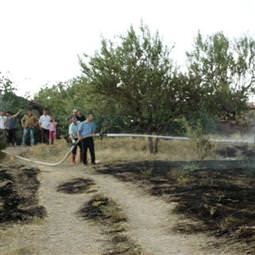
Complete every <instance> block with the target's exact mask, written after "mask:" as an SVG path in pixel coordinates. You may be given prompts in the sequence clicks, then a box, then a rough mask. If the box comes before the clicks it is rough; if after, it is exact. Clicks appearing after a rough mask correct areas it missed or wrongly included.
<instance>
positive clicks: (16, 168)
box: [0, 164, 46, 223]
mask: <svg viewBox="0 0 255 255" xmlns="http://www.w3.org/2000/svg"><path fill="white" fill-rule="evenodd" d="M39 172H40V171H39V169H37V168H33V167H26V166H24V165H17V164H5V165H0V223H3V222H17V221H28V220H31V219H33V218H34V217H38V218H43V217H45V216H46V210H45V208H44V207H42V206H39V205H38V197H37V193H38V189H39V185H40V183H39V181H38V179H37V175H38V173H39Z"/></svg>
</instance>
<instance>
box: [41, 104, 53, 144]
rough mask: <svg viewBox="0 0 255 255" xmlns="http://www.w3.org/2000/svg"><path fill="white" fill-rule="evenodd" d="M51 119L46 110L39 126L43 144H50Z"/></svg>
mask: <svg viewBox="0 0 255 255" xmlns="http://www.w3.org/2000/svg"><path fill="white" fill-rule="evenodd" d="M50 120H51V117H50V116H49V115H48V111H47V110H46V109H44V110H43V115H42V116H41V117H40V119H39V125H40V129H41V138H42V142H43V143H46V144H49V126H50Z"/></svg>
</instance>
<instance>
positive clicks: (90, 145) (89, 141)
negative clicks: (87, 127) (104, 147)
mask: <svg viewBox="0 0 255 255" xmlns="http://www.w3.org/2000/svg"><path fill="white" fill-rule="evenodd" d="M81 144H82V161H83V164H85V165H86V164H87V163H88V160H87V151H88V149H89V152H90V158H91V163H92V164H95V162H96V156H95V146H94V140H93V138H92V137H88V138H85V139H84V140H82V142H81Z"/></svg>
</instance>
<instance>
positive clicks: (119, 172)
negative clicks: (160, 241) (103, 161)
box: [99, 161, 255, 254]
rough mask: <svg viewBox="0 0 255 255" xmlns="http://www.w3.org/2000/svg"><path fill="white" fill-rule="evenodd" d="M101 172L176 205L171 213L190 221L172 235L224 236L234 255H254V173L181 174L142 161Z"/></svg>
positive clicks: (189, 171)
mask: <svg viewBox="0 0 255 255" xmlns="http://www.w3.org/2000/svg"><path fill="white" fill-rule="evenodd" d="M99 172H100V173H104V174H108V175H109V174H110V175H113V176H115V177H117V178H118V179H120V180H122V181H130V182H133V183H136V184H137V185H139V186H141V187H143V188H144V189H145V190H147V191H148V192H149V193H150V194H152V195H154V196H157V197H163V198H164V199H165V201H167V202H168V203H170V204H172V203H173V202H175V203H176V207H175V209H174V212H175V213H177V214H180V215H182V216H185V219H187V218H188V219H192V220H194V221H193V222H188V223H187V220H184V221H183V222H178V223H177V224H176V225H175V227H174V229H175V230H176V231H178V232H181V233H209V234H210V235H211V236H217V237H219V236H224V237H227V239H228V243H229V244H234V246H237V252H238V254H255V252H254V250H255V199H254V197H255V169H234V170H232V169H225V170H210V169H202V170H201V169H195V168H194V169H192V167H191V168H190V169H186V170H185V169H180V168H179V169H178V168H173V167H172V165H171V164H168V163H167V162H163V161H161V162H160V161H154V162H149V161H146V162H136V163H132V164H131V163H121V164H117V165H111V166H105V167H104V168H102V169H101V170H99Z"/></svg>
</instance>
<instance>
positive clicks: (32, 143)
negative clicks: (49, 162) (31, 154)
mask: <svg viewBox="0 0 255 255" xmlns="http://www.w3.org/2000/svg"><path fill="white" fill-rule="evenodd" d="M29 135H30V145H35V137H34V129H33V128H29Z"/></svg>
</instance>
